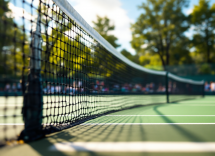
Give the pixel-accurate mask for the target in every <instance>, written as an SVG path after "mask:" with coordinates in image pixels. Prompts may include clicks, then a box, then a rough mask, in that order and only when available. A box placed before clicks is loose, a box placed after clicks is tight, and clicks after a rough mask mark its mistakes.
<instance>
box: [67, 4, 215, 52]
mask: <svg viewBox="0 0 215 156" xmlns="http://www.w3.org/2000/svg"><path fill="white" fill-rule="evenodd" d="M68 1H69V2H70V4H71V5H72V6H73V7H74V8H75V10H76V11H77V12H78V13H79V14H80V15H81V16H82V17H83V18H84V19H85V21H87V22H88V23H89V24H90V25H91V26H93V24H92V21H96V15H99V16H101V17H104V16H107V17H108V18H109V19H110V20H111V21H112V22H113V24H114V25H115V30H114V31H113V32H112V34H114V35H115V36H116V37H117V38H118V44H120V45H121V47H119V48H118V49H117V50H118V51H121V50H122V49H127V50H128V51H129V52H131V53H132V54H135V50H134V49H132V47H131V45H130V41H131V39H132V37H131V31H130V26H131V23H135V21H136V19H137V18H138V17H139V15H140V14H141V12H142V11H141V10H139V9H138V6H139V5H141V4H142V3H143V2H146V0H68ZM198 1H199V0H190V5H189V7H188V8H184V9H183V11H184V13H186V14H189V13H191V12H192V9H193V7H194V5H197V4H198ZM210 3H211V4H212V3H215V0H210ZM186 35H187V36H188V37H191V36H192V28H191V29H190V30H189V31H188V32H186Z"/></svg>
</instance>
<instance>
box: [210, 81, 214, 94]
mask: <svg viewBox="0 0 215 156" xmlns="http://www.w3.org/2000/svg"><path fill="white" fill-rule="evenodd" d="M210 88H211V91H212V92H214V91H215V82H212V81H211V85H210Z"/></svg>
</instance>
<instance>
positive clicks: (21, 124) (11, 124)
mask: <svg viewBox="0 0 215 156" xmlns="http://www.w3.org/2000/svg"><path fill="white" fill-rule="evenodd" d="M14 125H15V126H23V125H25V124H24V123H15V124H14V123H0V126H14ZM42 125H44V126H46V125H54V124H42ZM62 125H68V124H62ZM79 125H82V126H96V125H98V126H102V125H104V126H105V125H215V123H82V124H79Z"/></svg>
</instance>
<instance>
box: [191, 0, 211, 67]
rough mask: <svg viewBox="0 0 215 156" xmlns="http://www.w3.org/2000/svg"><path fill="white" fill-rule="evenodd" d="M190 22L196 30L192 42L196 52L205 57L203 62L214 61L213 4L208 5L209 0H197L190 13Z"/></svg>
mask: <svg viewBox="0 0 215 156" xmlns="http://www.w3.org/2000/svg"><path fill="white" fill-rule="evenodd" d="M191 24H193V26H194V27H195V32H196V33H195V34H194V36H193V42H192V43H193V47H195V49H196V53H197V54H199V55H201V57H203V58H206V59H204V62H207V63H212V62H215V61H213V60H214V59H215V47H214V44H215V42H214V40H215V4H213V5H212V6H211V7H210V5H209V0H199V4H198V5H195V6H194V9H193V12H192V13H191ZM202 63H203V62H202Z"/></svg>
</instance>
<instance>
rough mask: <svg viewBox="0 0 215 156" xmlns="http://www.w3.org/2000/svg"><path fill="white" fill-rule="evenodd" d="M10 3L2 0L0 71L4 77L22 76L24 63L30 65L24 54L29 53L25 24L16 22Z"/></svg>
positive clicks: (0, 0) (0, 6) (0, 2)
mask: <svg viewBox="0 0 215 156" xmlns="http://www.w3.org/2000/svg"><path fill="white" fill-rule="evenodd" d="M8 5H9V1H7V0H0V62H1V64H0V73H1V75H2V77H4V78H8V76H9V78H11V77H17V76H21V74H22V70H23V65H24V66H27V65H28V62H27V61H26V60H24V57H23V56H24V55H23V54H25V55H28V54H29V47H28V46H27V44H26V43H27V42H28V41H27V36H26V35H25V33H24V32H23V26H18V25H17V24H16V23H15V22H14V20H13V17H11V10H10V9H9V6H8ZM5 69H7V70H5Z"/></svg>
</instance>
